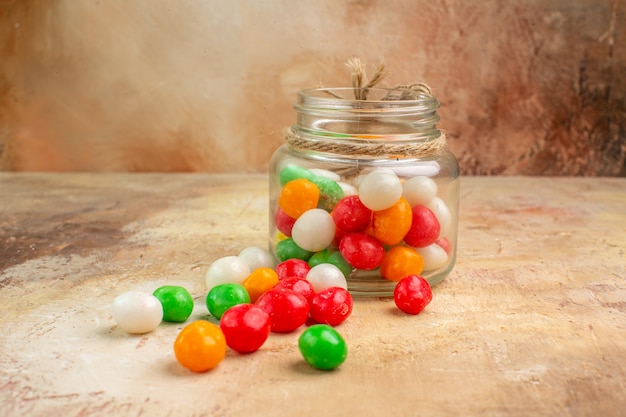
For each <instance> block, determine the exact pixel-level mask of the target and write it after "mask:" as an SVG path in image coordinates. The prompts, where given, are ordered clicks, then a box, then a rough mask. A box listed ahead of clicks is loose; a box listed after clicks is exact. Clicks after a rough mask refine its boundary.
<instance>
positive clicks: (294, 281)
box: [274, 277, 315, 302]
mask: <svg viewBox="0 0 626 417" xmlns="http://www.w3.org/2000/svg"><path fill="white" fill-rule="evenodd" d="M274 288H275V289H279V288H282V289H286V290H294V291H295V292H299V293H300V294H302V295H303V296H304V298H306V299H307V301H309V302H310V301H311V298H313V295H315V290H313V285H312V284H311V283H310V282H309V281H307V280H306V279H304V278H300V277H290V278H284V279H281V280H280V281H278V284H276V286H274Z"/></svg>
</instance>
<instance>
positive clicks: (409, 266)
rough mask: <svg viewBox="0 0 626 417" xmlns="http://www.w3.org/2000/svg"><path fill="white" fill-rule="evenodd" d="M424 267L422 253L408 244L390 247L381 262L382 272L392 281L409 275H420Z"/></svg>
mask: <svg viewBox="0 0 626 417" xmlns="http://www.w3.org/2000/svg"><path fill="white" fill-rule="evenodd" d="M423 269H424V259H423V258H422V255H420V254H419V253H418V252H417V251H416V250H415V249H413V248H410V247H408V246H395V247H393V248H391V249H389V251H388V252H387V253H386V254H385V257H384V258H383V262H382V263H381V264H380V274H381V275H382V276H383V277H385V278H387V279H388V280H391V281H400V280H401V279H402V278H404V277H406V276H407V275H419V274H421V273H422V270H423Z"/></svg>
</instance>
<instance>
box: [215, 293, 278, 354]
mask: <svg viewBox="0 0 626 417" xmlns="http://www.w3.org/2000/svg"><path fill="white" fill-rule="evenodd" d="M220 328H221V329H222V332H223V333H224V338H225V339H226V344H227V345H228V347H230V348H231V349H233V350H234V351H237V352H239V353H250V352H254V351H256V350H258V349H259V348H260V347H261V346H262V345H263V343H265V341H266V340H267V338H268V336H269V334H270V329H271V322H270V316H269V314H267V313H266V312H265V311H263V310H262V309H260V308H259V307H256V306H255V305H253V304H238V305H236V306H234V307H231V308H229V309H228V310H226V312H225V313H224V314H223V315H222V318H221V319H220Z"/></svg>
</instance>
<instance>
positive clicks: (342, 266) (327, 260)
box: [309, 249, 352, 278]
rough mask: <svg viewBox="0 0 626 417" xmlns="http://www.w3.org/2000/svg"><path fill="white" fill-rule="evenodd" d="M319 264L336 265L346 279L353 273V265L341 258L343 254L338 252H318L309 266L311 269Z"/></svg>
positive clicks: (311, 259)
mask: <svg viewBox="0 0 626 417" xmlns="http://www.w3.org/2000/svg"><path fill="white" fill-rule="evenodd" d="M319 264H333V265H335V266H336V267H337V268H339V270H340V271H341V272H342V273H343V275H344V276H345V277H346V278H347V277H348V276H349V275H350V274H351V273H352V265H350V264H349V263H348V261H346V260H345V259H344V258H343V256H341V252H339V251H338V250H333V249H324V250H322V251H319V252H316V253H315V254H314V255H313V256H311V257H310V258H309V266H310V267H311V268H313V267H314V266H316V265H319Z"/></svg>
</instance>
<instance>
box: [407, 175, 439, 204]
mask: <svg viewBox="0 0 626 417" xmlns="http://www.w3.org/2000/svg"><path fill="white" fill-rule="evenodd" d="M436 195H437V184H436V183H435V181H433V180H432V179H430V178H428V177H424V176H417V177H413V178H409V179H408V180H406V181H405V182H404V184H403V185H402V197H404V198H405V199H406V201H408V203H409V204H410V205H411V207H415V206H419V205H421V206H425V205H426V204H428V203H430V202H431V201H432V199H433V198H435V196H436Z"/></svg>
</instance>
